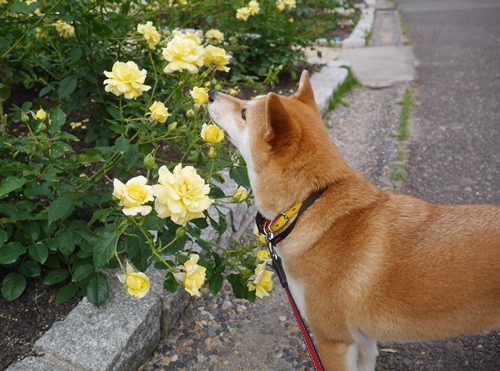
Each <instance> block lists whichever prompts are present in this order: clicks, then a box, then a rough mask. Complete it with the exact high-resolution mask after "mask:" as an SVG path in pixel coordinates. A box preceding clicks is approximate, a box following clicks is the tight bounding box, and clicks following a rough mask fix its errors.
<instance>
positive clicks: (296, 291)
mask: <svg viewBox="0 0 500 371" xmlns="http://www.w3.org/2000/svg"><path fill="white" fill-rule="evenodd" d="M275 249H276V252H277V253H278V255H279V256H280V258H281V260H282V263H283V268H284V270H285V274H286V280H287V282H288V289H289V290H290V294H291V295H292V297H293V300H294V301H295V304H296V305H297V308H298V309H299V312H300V315H301V316H302V318H304V319H305V320H306V321H307V306H306V300H305V295H304V288H303V287H302V285H301V284H300V282H299V281H297V280H296V279H294V278H293V277H292V276H291V275H290V274H288V273H287V269H286V259H285V258H284V257H283V254H282V253H281V250H280V248H279V246H276V247H275Z"/></svg>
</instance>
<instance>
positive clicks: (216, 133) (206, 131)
mask: <svg viewBox="0 0 500 371" xmlns="http://www.w3.org/2000/svg"><path fill="white" fill-rule="evenodd" d="M201 137H202V138H203V140H204V141H205V142H207V143H219V142H221V141H222V140H223V139H224V130H222V129H219V128H218V127H217V125H213V124H211V125H207V124H203V126H202V127H201Z"/></svg>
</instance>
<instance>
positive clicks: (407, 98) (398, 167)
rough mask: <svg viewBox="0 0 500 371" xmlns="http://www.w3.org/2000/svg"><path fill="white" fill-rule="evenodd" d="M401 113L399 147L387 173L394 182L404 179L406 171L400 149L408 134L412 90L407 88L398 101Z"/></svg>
mask: <svg viewBox="0 0 500 371" xmlns="http://www.w3.org/2000/svg"><path fill="white" fill-rule="evenodd" d="M400 104H401V106H402V108H401V114H400V116H399V127H398V135H397V138H398V140H399V141H400V142H401V143H400V149H399V151H398V154H397V156H396V159H395V161H394V163H393V165H392V170H391V172H390V173H389V177H390V178H391V179H393V180H394V181H396V182H399V181H403V180H405V179H406V171H405V163H404V159H405V155H406V153H405V151H404V150H403V149H402V147H403V142H404V141H405V140H407V139H408V137H409V136H410V129H409V120H410V116H411V109H412V106H413V90H412V89H410V88H407V89H406V91H405V95H404V97H403V101H402V102H401V103H400Z"/></svg>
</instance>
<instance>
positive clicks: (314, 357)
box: [285, 286, 324, 371]
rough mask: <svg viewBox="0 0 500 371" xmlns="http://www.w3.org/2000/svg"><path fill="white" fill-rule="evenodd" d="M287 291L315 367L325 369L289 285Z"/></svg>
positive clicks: (286, 287)
mask: <svg viewBox="0 0 500 371" xmlns="http://www.w3.org/2000/svg"><path fill="white" fill-rule="evenodd" d="M285 291H286V294H287V295H288V300H289V301H290V305H291V306H292V309H293V313H294V314H295V319H296V320H297V323H298V324H299V327H300V330H301V331H302V336H303V337H304V340H305V342H306V345H307V350H308V351H309V355H310V356H311V359H312V361H313V365H314V369H315V370H316V371H323V370H324V368H323V364H322V363H321V360H320V359H319V355H318V351H317V350H316V347H315V346H314V343H313V341H312V339H311V335H310V334H309V331H307V328H306V325H305V323H304V319H303V318H302V316H301V315H300V312H299V308H297V305H296V304H295V300H293V297H292V294H291V293H290V290H288V286H285Z"/></svg>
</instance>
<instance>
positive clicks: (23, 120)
mask: <svg viewBox="0 0 500 371" xmlns="http://www.w3.org/2000/svg"><path fill="white" fill-rule="evenodd" d="M21 121H22V122H24V123H25V124H27V123H28V122H30V118H29V117H28V115H27V114H26V113H24V111H22V110H21Z"/></svg>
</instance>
